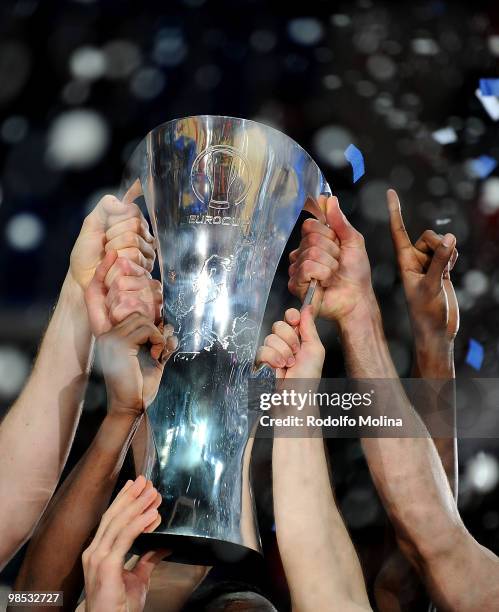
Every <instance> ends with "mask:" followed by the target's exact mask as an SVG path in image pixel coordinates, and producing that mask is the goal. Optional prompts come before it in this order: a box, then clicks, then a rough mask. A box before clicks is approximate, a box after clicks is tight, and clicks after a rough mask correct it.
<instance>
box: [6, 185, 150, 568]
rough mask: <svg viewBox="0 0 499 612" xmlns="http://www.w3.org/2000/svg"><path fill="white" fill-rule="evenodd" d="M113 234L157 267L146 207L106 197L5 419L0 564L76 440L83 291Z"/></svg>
mask: <svg viewBox="0 0 499 612" xmlns="http://www.w3.org/2000/svg"><path fill="white" fill-rule="evenodd" d="M107 232H112V233H113V235H116V237H117V240H118V241H119V247H117V248H118V249H119V251H118V253H119V255H121V256H122V257H124V258H128V259H130V260H132V261H136V262H139V263H140V264H141V265H143V266H144V273H146V269H149V270H150V269H152V265H153V262H154V250H153V248H152V246H151V245H152V242H153V238H152V236H151V235H150V233H149V230H148V229H147V223H146V221H145V219H144V218H143V216H142V214H141V213H140V210H139V209H138V207H137V206H136V205H135V204H133V203H130V204H123V203H122V202H120V201H119V200H118V199H117V198H115V197H114V196H105V197H104V198H103V199H102V200H101V201H100V202H99V203H98V204H97V206H96V207H95V209H94V210H93V211H92V212H91V213H90V214H89V215H88V216H87V217H86V219H85V221H84V223H83V226H82V229H81V232H80V234H79V236H78V239H77V240H76V243H75V245H74V248H73V251H72V253H71V259H70V266H69V270H68V273H67V275H66V278H65V280H64V284H63V286H62V290H61V293H60V296H59V300H58V302H57V305H56V307H55V310H54V313H53V315H52V318H51V321H50V324H49V326H48V328H47V331H46V333H45V337H44V339H43V341H42V343H41V346H40V350H39V353H38V356H37V359H36V361H35V363H34V366H33V370H32V372H31V375H30V377H29V379H28V381H27V383H26V385H25V387H24V389H23V391H22V393H21V395H20V396H19V398H18V399H17V400H16V402H15V403H14V404H13V406H12V407H11V408H10V410H9V412H8V413H7V415H6V416H5V418H4V419H3V421H2V423H1V424H0V449H1V461H0V499H2V504H1V507H0V525H1V531H0V536H1V537H0V569H1V568H2V567H3V566H4V565H5V564H6V563H7V562H8V561H9V559H10V558H11V557H12V556H13V555H14V554H15V552H16V551H17V550H18V549H19V548H20V547H21V546H22V544H23V543H24V542H25V541H26V540H27V539H28V538H29V537H30V535H31V532H32V530H33V528H34V526H35V524H36V522H37V521H38V519H39V518H40V515H41V514H42V512H43V510H44V508H45V507H46V505H47V503H48V501H49V500H50V498H51V496H52V494H53V492H54V490H55V487H56V485H57V482H58V480H59V478H60V475H61V472H62V470H63V467H64V465H65V463H66V459H67V456H68V453H69V449H70V447H71V444H72V442H73V438H74V433H75V430H76V426H77V424H78V420H79V417H80V414H81V406H82V402H83V397H84V393H85V388H86V383H87V380H88V373H89V368H90V363H91V359H92V353H93V339H92V331H91V327H90V323H89V319H88V316H87V309H86V307H85V301H84V292H85V290H86V289H87V287H88V284H89V283H90V280H91V278H92V277H93V275H94V272H95V269H96V267H97V266H98V264H99V263H100V262H101V261H102V259H103V257H104V255H105V250H104V245H105V243H106V233H107ZM139 238H140V240H139ZM137 244H139V246H137ZM113 273H114V272H113V270H111V271H110V275H112V274H113ZM41 441H43V444H42V443H41Z"/></svg>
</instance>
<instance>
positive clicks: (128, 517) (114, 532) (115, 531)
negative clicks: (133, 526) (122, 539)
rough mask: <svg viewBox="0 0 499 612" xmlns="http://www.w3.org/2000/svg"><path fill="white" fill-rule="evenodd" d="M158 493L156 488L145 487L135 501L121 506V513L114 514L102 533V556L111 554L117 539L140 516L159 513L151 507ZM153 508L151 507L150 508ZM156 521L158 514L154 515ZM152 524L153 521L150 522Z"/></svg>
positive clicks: (100, 544) (100, 546)
mask: <svg viewBox="0 0 499 612" xmlns="http://www.w3.org/2000/svg"><path fill="white" fill-rule="evenodd" d="M157 494H158V492H157V491H156V489H155V488H154V487H152V486H151V487H145V488H144V489H143V491H142V492H141V494H140V495H139V496H138V497H137V498H136V499H133V500H130V501H129V503H128V504H126V505H121V509H120V512H119V513H115V514H113V516H112V517H111V520H110V521H109V522H108V523H107V526H106V528H105V530H104V532H103V533H102V536H101V539H100V543H99V548H100V553H101V554H102V555H105V554H107V553H108V552H110V551H111V550H112V549H113V547H114V543H115V541H116V539H117V538H118V537H119V534H120V533H121V531H122V530H123V529H126V527H127V525H129V524H130V523H131V522H132V521H134V520H135V519H136V518H137V517H138V516H140V515H143V514H145V513H147V512H149V511H150V510H154V511H155V512H157V509H156V508H155V507H152V506H151V502H153V501H154V500H155V499H156V496H157ZM150 506H151V507H150ZM153 516H154V519H155V518H156V514H154V515H153ZM150 522H152V520H151V521H150Z"/></svg>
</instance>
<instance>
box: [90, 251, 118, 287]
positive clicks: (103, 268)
mask: <svg viewBox="0 0 499 612" xmlns="http://www.w3.org/2000/svg"><path fill="white" fill-rule="evenodd" d="M117 259H118V253H117V252H116V250H114V249H109V250H108V251H107V252H106V255H105V256H104V259H103V260H102V261H101V262H100V264H99V265H98V266H97V268H95V273H94V278H93V279H92V280H95V282H96V283H98V284H99V285H103V284H104V281H105V279H106V276H107V274H108V272H109V271H110V270H111V268H112V267H113V265H114V262H115V261H116V260H117Z"/></svg>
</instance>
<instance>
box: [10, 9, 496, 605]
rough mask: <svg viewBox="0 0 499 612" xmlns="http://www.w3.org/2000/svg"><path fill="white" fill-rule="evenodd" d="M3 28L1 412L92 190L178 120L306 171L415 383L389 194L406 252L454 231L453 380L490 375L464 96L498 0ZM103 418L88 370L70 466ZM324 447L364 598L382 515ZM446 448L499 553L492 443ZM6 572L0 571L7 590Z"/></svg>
mask: <svg viewBox="0 0 499 612" xmlns="http://www.w3.org/2000/svg"><path fill="white" fill-rule="evenodd" d="M0 31H1V35H0V142H1V149H0V232H1V240H0V262H1V263H0V288H1V290H0V401H1V408H0V414H2V412H3V411H5V409H7V408H8V406H9V405H10V404H11V403H12V401H13V400H14V399H15V397H16V396H17V395H18V393H19V392H20V390H21V388H22V385H23V383H24V380H25V379H26V377H27V375H28V373H29V370H30V364H31V362H32V359H33V357H34V355H35V353H36V349H37V345H38V343H39V342H40V339H41V337H42V334H43V330H44V328H45V326H46V324H47V321H48V319H49V316H50V312H51V308H52V306H53V304H54V303H55V300H56V298H57V294H58V291H59V288H60V286H61V283H62V280H63V278H64V275H65V272H66V269H67V266H68V257H69V253H70V250H71V247H72V244H73V242H74V240H75V238H76V236H77V234H78V231H79V228H80V226H81V222H82V219H83V217H84V216H85V214H86V213H87V212H88V211H89V210H90V209H91V208H92V207H93V206H94V205H95V204H96V202H97V201H98V199H99V198H100V196H101V195H103V194H104V193H107V192H111V193H115V192H117V191H118V187H119V183H120V180H121V173H122V170H123V166H124V163H125V162H126V160H127V159H128V157H129V154H130V152H131V151H132V150H133V147H134V146H135V144H136V143H137V142H138V141H139V140H140V139H142V138H143V136H144V135H145V134H146V133H147V132H148V131H149V130H150V129H151V128H153V127H155V126H156V125H158V124H160V123H163V122H164V121H167V120H169V119H172V118H175V117H181V116H186V115H193V114H217V115H233V116H238V117H245V118H251V119H256V120H258V121H262V122H264V123H267V124H269V125H272V126H274V127H277V128H278V129H280V130H282V131H284V132H286V133H287V134H288V135H290V136H291V137H293V138H294V139H296V140H297V141H298V142H299V143H300V144H301V145H302V146H303V147H305V148H306V149H307V150H308V151H309V152H310V153H311V154H312V156H313V157H314V158H315V159H316V160H317V161H318V163H319V165H320V166H321V168H322V169H323V171H324V172H325V174H326V176H327V178H328V180H329V183H330V184H331V186H332V188H333V191H334V193H336V194H337V195H338V196H339V198H340V201H341V204H342V207H343V209H344V210H345V212H346V213H347V214H348V215H349V217H350V219H351V221H352V223H353V224H354V225H356V227H357V228H358V229H359V230H360V231H362V232H363V233H364V235H365V237H366V242H367V247H368V251H369V255H370V259H371V263H372V267H373V278H374V283H375V289H376V292H377V295H378V297H379V299H380V302H381V307H382V311H383V314H384V320H385V325H386V331H387V335H388V338H389V340H390V349H391V352H392V355H393V359H394V361H395V363H396V366H397V368H398V371H399V373H400V375H404V376H408V375H409V373H410V368H411V343H412V339H411V332H410V327H409V323H408V319H407V315H406V310H405V304H404V297H403V292H402V290H401V286H400V282H399V279H398V276H397V271H396V266H395V260H394V254H393V250H392V245H391V241H390V236H389V230H388V226H387V215H386V210H385V209H386V204H385V191H386V189H387V188H388V187H389V186H391V187H395V188H396V189H398V191H399V194H400V196H401V199H402V205H403V212H404V216H405V219H406V223H407V227H408V230H409V232H410V234H411V237H412V238H414V239H415V238H416V237H417V236H418V235H419V234H420V233H421V232H422V231H423V230H424V229H426V228H432V229H434V230H436V231H438V232H442V233H445V232H448V231H450V232H453V233H454V234H456V236H457V239H458V248H459V252H460V257H459V260H458V264H457V266H456V268H455V272H454V274H453V279H454V282H455V286H456V288H457V293H458V299H459V303H460V308H461V317H462V320H461V330H460V332H459V336H458V339H457V341H456V366H457V375H458V377H473V376H474V377H477V376H478V377H497V376H499V364H498V353H499V342H498V330H499V308H498V302H499V272H498V271H497V269H496V267H497V262H498V261H499V258H498V241H497V238H498V219H499V174H498V172H497V170H496V171H495V172H492V174H491V175H490V176H488V177H485V178H479V177H477V176H476V175H475V174H474V173H473V172H472V167H471V163H470V160H472V159H475V158H477V157H479V156H480V155H489V156H491V157H494V158H496V159H497V160H499V140H498V136H499V129H498V124H497V123H496V122H495V120H497V119H498V118H499V110H498V108H499V100H498V99H497V98H489V101H488V104H487V105H486V106H487V108H486V106H485V105H484V103H483V102H482V101H481V100H480V99H479V97H478V96H477V94H476V90H477V88H478V81H479V78H482V77H498V76H499V70H498V63H497V62H498V58H499V5H498V3H497V2H493V1H491V2H474V3H473V5H471V3H458V2H452V3H451V2H443V1H429V2H427V1H415V2H411V3H399V4H397V5H396V4H392V3H389V2H381V1H371V0H352V1H350V2H328V1H322V2H320V1H315V2H314V1H310V2H307V3H306V5H303V4H302V3H300V10H297V9H295V8H293V6H292V4H291V3H286V4H284V3H283V4H279V3H274V2H269V1H263V0H239V1H238V2H237V3H236V2H228V1H226V0H225V1H219V2H214V1H210V0H183V1H180V0H176V1H174V0H172V1H170V2H164V3H149V2H146V1H142V2H140V3H137V2H132V1H126V0H125V1H118V0H106V1H103V0H102V1H100V2H99V1H97V0H95V1H92V0H79V1H78V0H74V1H67V2H41V1H38V0H18V1H9V0H3V2H2V3H1V6H0ZM442 129H445V131H444V132H443V134H442V133H441V132H437V134H435V132H436V131H437V130H442ZM442 136H443V138H446V137H447V140H442ZM447 141H451V142H447ZM446 142H447V144H445V143H446ZM350 143H354V144H355V145H356V146H357V147H358V148H359V149H360V150H361V151H362V152H363V154H364V158H365V162H366V174H365V176H364V177H363V178H361V179H360V181H359V182H358V183H356V184H352V170H351V167H350V166H349V165H348V164H347V162H346V160H345V158H344V155H343V152H344V150H345V149H346V147H347V146H348V145H349V144H350ZM298 241H299V233H298V231H295V232H294V234H293V236H292V237H291V239H290V242H289V244H288V246H287V248H286V252H285V254H284V256H283V259H282V261H281V264H280V266H279V270H278V274H277V276H276V280H275V283H274V287H273V290H272V293H271V296H270V299H269V305H268V308H267V316H266V324H265V326H264V329H263V330H262V337H263V336H264V335H265V334H266V333H267V332H268V328H269V325H270V324H271V322H272V321H273V320H275V319H276V318H277V317H280V315H281V314H282V312H283V309H284V308H286V307H289V306H290V305H296V303H295V300H294V298H292V296H290V295H289V294H288V292H287V288H286V285H287V257H286V253H288V252H289V251H290V250H291V249H293V248H296V246H297V244H298ZM321 329H322V332H323V337H324V339H325V341H326V344H327V348H328V360H327V374H328V375H341V374H342V372H343V364H342V358H341V352H340V350H339V345H338V341H337V338H336V334H335V332H334V330H332V329H331V328H330V327H329V328H327V327H324V326H321ZM470 339H474V340H476V341H477V342H479V343H480V344H481V345H482V346H483V349H484V361H483V364H482V365H481V367H480V369H479V370H475V369H473V368H471V367H470V366H469V365H468V364H467V363H466V354H467V350H468V346H469V341H470ZM497 401H498V409H499V398H498V399H497ZM34 409H36V407H34ZM469 409H470V410H472V409H473V407H469ZM104 410H105V391H104V389H103V386H102V382H101V380H100V378H99V376H98V374H97V375H96V376H94V378H93V380H92V381H91V383H90V386H89V392H88V398H87V402H86V405H85V411H84V414H83V417H82V421H81V425H80V429H79V432H78V435H77V440H76V442H75V446H74V448H73V451H72V453H71V457H70V461H69V466H71V465H73V464H74V462H75V461H76V460H77V459H78V457H79V456H80V455H81V453H82V452H83V451H84V449H85V448H86V447H87V446H88V444H89V440H90V439H91V437H92V435H93V433H94V432H95V428H96V427H97V426H98V423H99V421H100V419H101V418H102V414H103V411H104ZM498 434H499V432H498ZM40 444H43V441H42V440H40ZM260 446H261V448H260V449H259V450H258V451H257V457H256V479H257V496H258V505H259V511H260V515H261V523H262V531H263V536H264V540H265V542H266V549H267V550H268V551H269V554H268V556H267V557H268V561H267V565H266V566H265V565H262V567H261V568H260V570H261V571H260V577H259V578H258V580H260V587H261V588H262V589H263V590H264V591H266V592H267V593H268V594H269V596H271V597H273V599H274V601H275V602H276V603H281V604H282V601H283V600H282V593H281V591H280V588H279V579H277V577H276V575H275V576H274V575H272V571H274V570H275V568H276V567H277V565H276V561H275V546H274V541H273V538H274V535H273V533H272V530H271V526H272V515H271V498H270V491H269V482H268V447H267V446H266V445H265V444H264V443H262V444H261V445H260ZM329 446H330V449H331V457H332V469H333V472H334V477H335V485H336V489H337V493H338V498H339V503H340V506H341V508H342V511H343V513H344V516H345V519H346V521H347V523H348V525H349V527H350V529H351V532H352V534H353V537H354V540H355V543H356V545H357V547H358V549H359V551H360V553H361V557H362V562H363V566H364V568H365V571H366V576H367V578H368V581H369V585H370V588H371V587H372V577H373V575H375V573H376V569H377V567H379V563H380V562H381V554H382V551H383V545H384V544H383V542H384V537H385V533H384V524H385V517H384V513H383V511H382V509H381V506H380V504H379V501H378V499H377V497H376V494H375V492H374V490H373V488H372V485H371V484H370V480H369V476H368V473H367V471H366V468H365V465H364V462H363V458H362V453H361V451H360V447H359V445H358V444H357V442H356V441H345V440H338V441H334V440H333V441H330V444H329ZM459 452H460V474H461V481H460V508H461V511H462V514H463V517H464V520H465V522H466V525H467V526H468V528H469V529H470V531H471V532H472V533H473V535H474V536H475V537H476V538H477V539H478V540H479V541H480V542H481V543H483V544H484V545H485V546H487V547H489V548H491V549H492V550H494V551H495V552H496V553H498V554H499V487H498V481H499V462H498V457H499V443H498V442H497V440H495V439H493V438H490V439H487V440H471V439H467V440H461V441H460V443H459ZM0 503H1V500H0ZM21 558H22V552H21V554H20V555H18V556H17V558H16V559H15V560H14V562H13V563H11V564H10V566H9V567H8V568H7V569H6V570H5V571H4V572H3V574H0V582H2V583H3V584H4V585H5V586H4V587H0V588H3V593H5V592H6V589H7V585H8V584H11V583H12V581H13V579H14V577H15V574H16V571H17V568H18V566H19V562H20V559H21ZM269 568H270V569H269ZM272 568H274V570H273V569H272ZM275 571H277V570H275ZM269 572H270V574H269ZM265 576H267V578H266V577H265ZM280 598H281V599H280ZM0 601H1V597H0ZM0 605H1V604H0Z"/></svg>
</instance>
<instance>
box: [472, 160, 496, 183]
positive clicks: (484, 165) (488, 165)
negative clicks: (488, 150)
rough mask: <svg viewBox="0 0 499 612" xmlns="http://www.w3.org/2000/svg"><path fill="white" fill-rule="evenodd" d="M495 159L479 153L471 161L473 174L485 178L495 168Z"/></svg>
mask: <svg viewBox="0 0 499 612" xmlns="http://www.w3.org/2000/svg"><path fill="white" fill-rule="evenodd" d="M496 166H497V161H496V160H495V159H494V158H493V157H490V155H480V157H477V158H476V159H473V160H472V161H471V170H472V172H473V174H475V175H476V176H479V177H480V178H486V177H487V176H489V174H490V173H491V172H492V171H493V170H494V169H495V168H496Z"/></svg>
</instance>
